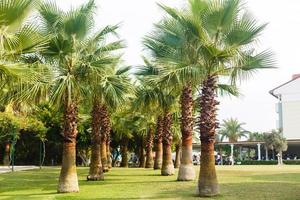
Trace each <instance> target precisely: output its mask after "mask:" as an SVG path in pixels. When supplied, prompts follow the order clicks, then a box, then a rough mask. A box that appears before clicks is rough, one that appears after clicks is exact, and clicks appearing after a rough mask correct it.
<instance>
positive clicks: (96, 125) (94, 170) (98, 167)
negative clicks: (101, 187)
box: [87, 99, 104, 181]
mask: <svg viewBox="0 0 300 200" xmlns="http://www.w3.org/2000/svg"><path fill="white" fill-rule="evenodd" d="M100 114H101V106H100V104H99V101H97V100H96V99H95V100H94V103H93V111H92V155H91V164H90V170H89V175H88V176H87V180H92V181H97V180H104V174H103V169H102V163H101V147H100V143H101V137H100Z"/></svg>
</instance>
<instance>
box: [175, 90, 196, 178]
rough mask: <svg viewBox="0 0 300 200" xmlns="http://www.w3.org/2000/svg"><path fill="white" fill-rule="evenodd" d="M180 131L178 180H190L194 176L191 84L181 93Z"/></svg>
mask: <svg viewBox="0 0 300 200" xmlns="http://www.w3.org/2000/svg"><path fill="white" fill-rule="evenodd" d="M180 103H181V115H182V117H181V133H182V148H181V150H182V154H181V162H180V167H179V172H178V177H177V180H178V181H190V180H194V179H195V177H196V174H195V170H194V167H193V158H192V157H193V155H192V154H193V150H192V149H193V127H194V120H193V90H192V87H191V85H187V86H186V87H184V89H183V91H182V94H181V100H180Z"/></svg>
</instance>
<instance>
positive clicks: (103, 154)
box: [100, 133, 108, 172]
mask: <svg viewBox="0 0 300 200" xmlns="http://www.w3.org/2000/svg"><path fill="white" fill-rule="evenodd" d="M106 140H107V137H106V136H103V133H102V137H101V145H100V148H101V153H100V155H101V163H102V168H103V172H108V166H107V152H106V150H107V148H106Z"/></svg>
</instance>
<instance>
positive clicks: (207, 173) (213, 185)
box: [198, 76, 219, 196]
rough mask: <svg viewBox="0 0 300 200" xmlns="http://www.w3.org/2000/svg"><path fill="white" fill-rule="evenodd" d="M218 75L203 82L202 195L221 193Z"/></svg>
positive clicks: (200, 176)
mask: <svg viewBox="0 0 300 200" xmlns="http://www.w3.org/2000/svg"><path fill="white" fill-rule="evenodd" d="M216 85H217V81H216V77H214V76H212V77H208V79H207V80H206V81H204V83H203V88H202V96H201V98H200V108H201V112H200V119H199V129H200V140H201V164H200V175H199V181H198V192H199V195H200V196H215V195H218V194H219V185H218V181H217V175H216V169H215V157H214V143H215V133H216V128H217V127H218V122H217V119H216V115H217V105H218V104H219V103H218V101H217V100H216V99H215V98H216Z"/></svg>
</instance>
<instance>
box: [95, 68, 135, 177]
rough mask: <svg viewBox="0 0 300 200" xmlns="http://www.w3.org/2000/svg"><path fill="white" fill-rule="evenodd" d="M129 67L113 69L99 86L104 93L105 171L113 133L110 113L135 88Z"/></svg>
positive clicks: (102, 131)
mask: <svg viewBox="0 0 300 200" xmlns="http://www.w3.org/2000/svg"><path fill="white" fill-rule="evenodd" d="M129 69H130V68H129V67H122V68H119V69H116V70H115V71H112V73H110V74H108V75H107V76H105V77H104V79H103V80H104V81H103V82H102V83H100V85H99V86H98V88H99V91H98V92H99V93H98V94H101V95H102V97H101V98H102V101H101V105H102V110H101V118H100V124H101V160H102V162H103V166H104V171H108V166H109V160H108V159H109V157H108V155H110V152H109V148H108V147H109V144H110V133H111V120H110V113H111V112H112V111H114V110H115V109H116V107H117V106H118V105H121V104H122V103H124V102H125V101H126V100H127V98H128V97H129V95H130V94H131V93H132V91H133V88H132V85H131V84H130V80H129V78H128V71H129Z"/></svg>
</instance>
